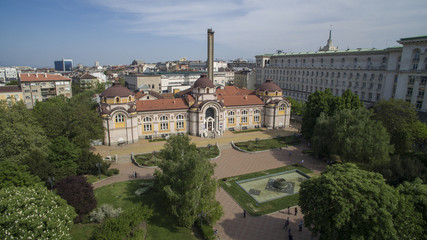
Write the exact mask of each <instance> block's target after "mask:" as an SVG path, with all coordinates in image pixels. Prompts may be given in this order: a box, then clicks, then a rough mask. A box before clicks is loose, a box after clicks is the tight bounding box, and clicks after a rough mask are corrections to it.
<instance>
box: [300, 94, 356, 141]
mask: <svg viewBox="0 0 427 240" xmlns="http://www.w3.org/2000/svg"><path fill="white" fill-rule="evenodd" d="M362 107H363V104H362V103H361V102H360V100H359V96H358V95H355V94H353V93H352V92H351V91H350V90H349V89H348V90H347V91H345V92H344V93H343V94H342V96H333V95H332V92H331V90H330V89H326V90H325V91H316V92H315V93H313V94H311V95H310V96H309V97H308V101H307V102H306V103H305V108H304V114H303V118H302V126H301V132H302V134H303V136H304V137H305V138H307V139H311V137H312V136H313V131H314V126H315V125H316V120H317V118H318V117H319V116H320V114H321V113H324V114H325V115H326V116H332V115H333V114H334V113H335V112H338V111H340V110H343V109H359V108H362Z"/></svg>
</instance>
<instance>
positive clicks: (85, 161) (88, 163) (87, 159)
mask: <svg viewBox="0 0 427 240" xmlns="http://www.w3.org/2000/svg"><path fill="white" fill-rule="evenodd" d="M97 163H101V167H100V170H101V173H104V174H105V173H106V172H107V170H108V168H109V167H110V165H111V164H110V163H109V162H106V161H104V160H103V159H102V157H101V155H99V154H94V153H92V152H90V151H89V150H83V151H82V153H81V155H80V157H79V158H78V159H77V164H78V168H77V174H78V175H86V174H87V175H98V167H97V166H96V164H97Z"/></svg>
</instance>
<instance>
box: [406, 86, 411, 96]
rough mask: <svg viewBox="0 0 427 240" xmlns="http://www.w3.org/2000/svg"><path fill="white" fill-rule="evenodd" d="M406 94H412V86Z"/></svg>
mask: <svg viewBox="0 0 427 240" xmlns="http://www.w3.org/2000/svg"><path fill="white" fill-rule="evenodd" d="M406 95H409V96H412V88H408V91H406Z"/></svg>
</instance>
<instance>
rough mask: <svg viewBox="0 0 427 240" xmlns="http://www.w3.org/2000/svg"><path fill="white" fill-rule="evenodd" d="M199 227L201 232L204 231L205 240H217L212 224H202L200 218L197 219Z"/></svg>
mask: <svg viewBox="0 0 427 240" xmlns="http://www.w3.org/2000/svg"><path fill="white" fill-rule="evenodd" d="M197 227H198V228H199V229H200V232H201V233H202V236H203V239H205V240H215V239H216V238H215V234H214V230H213V228H212V226H211V225H209V224H202V225H200V220H198V221H197Z"/></svg>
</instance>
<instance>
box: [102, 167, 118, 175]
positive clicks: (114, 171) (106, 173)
mask: <svg viewBox="0 0 427 240" xmlns="http://www.w3.org/2000/svg"><path fill="white" fill-rule="evenodd" d="M119 172H120V170H119V169H117V168H112V169H108V170H107V171H105V175H106V176H108V177H111V176H113V175H117V174H119Z"/></svg>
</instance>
